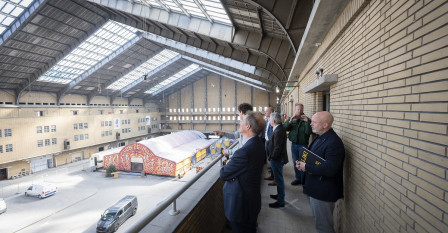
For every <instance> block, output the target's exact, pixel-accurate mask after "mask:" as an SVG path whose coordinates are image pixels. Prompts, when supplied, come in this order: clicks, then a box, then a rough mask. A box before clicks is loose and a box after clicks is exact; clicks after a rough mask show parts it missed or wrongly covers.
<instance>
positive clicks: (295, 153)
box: [291, 143, 305, 184]
mask: <svg viewBox="0 0 448 233" xmlns="http://www.w3.org/2000/svg"><path fill="white" fill-rule="evenodd" d="M302 146H303V145H299V144H295V143H291V157H292V166H293V167H294V173H295V178H296V180H298V181H300V182H301V183H302V184H303V181H304V180H303V179H304V178H305V176H304V174H303V172H301V171H299V170H298V169H297V167H296V161H297V160H299V153H300V150H301V149H302Z"/></svg>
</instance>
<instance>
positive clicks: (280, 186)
mask: <svg viewBox="0 0 448 233" xmlns="http://www.w3.org/2000/svg"><path fill="white" fill-rule="evenodd" d="M283 165H284V163H283V160H281V161H274V160H271V168H272V173H273V174H274V181H275V183H276V184H277V202H278V203H280V204H285V182H284V180H283Z"/></svg>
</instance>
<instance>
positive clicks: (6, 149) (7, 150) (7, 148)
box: [0, 144, 12, 154]
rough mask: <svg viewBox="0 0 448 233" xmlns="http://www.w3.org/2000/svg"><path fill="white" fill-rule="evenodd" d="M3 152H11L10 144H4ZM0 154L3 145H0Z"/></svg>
mask: <svg viewBox="0 0 448 233" xmlns="http://www.w3.org/2000/svg"><path fill="white" fill-rule="evenodd" d="M5 152H12V144H6V145H5ZM0 154H3V145H0Z"/></svg>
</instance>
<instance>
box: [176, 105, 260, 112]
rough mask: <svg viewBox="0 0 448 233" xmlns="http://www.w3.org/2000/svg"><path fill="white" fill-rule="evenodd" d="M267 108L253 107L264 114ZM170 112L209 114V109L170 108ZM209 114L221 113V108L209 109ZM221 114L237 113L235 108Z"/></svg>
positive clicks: (225, 109)
mask: <svg viewBox="0 0 448 233" xmlns="http://www.w3.org/2000/svg"><path fill="white" fill-rule="evenodd" d="M266 108H267V107H261V106H260V107H258V108H257V107H253V109H254V111H257V109H258V111H259V112H264V111H265V110H266ZM169 111H170V112H189V111H190V112H207V108H194V109H193V108H178V109H175V108H170V110H169ZM208 112H219V108H208ZM221 112H235V107H232V108H230V107H228V108H222V111H221Z"/></svg>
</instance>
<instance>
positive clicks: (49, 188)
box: [25, 183, 58, 198]
mask: <svg viewBox="0 0 448 233" xmlns="http://www.w3.org/2000/svg"><path fill="white" fill-rule="evenodd" d="M57 191H58V187H56V185H54V184H51V183H42V184H33V185H31V186H30V187H29V188H28V189H27V190H26V191H25V196H34V197H38V198H44V197H48V196H51V195H53V194H56V192H57Z"/></svg>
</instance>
